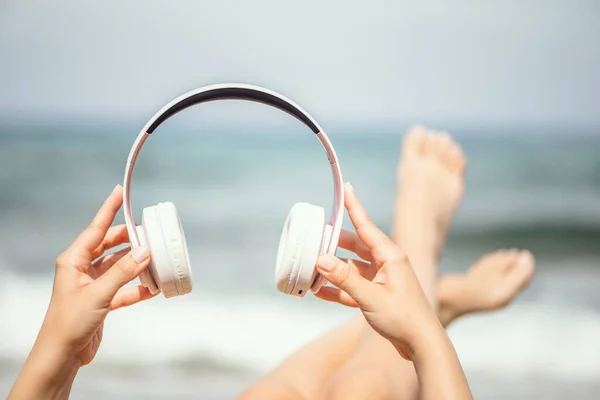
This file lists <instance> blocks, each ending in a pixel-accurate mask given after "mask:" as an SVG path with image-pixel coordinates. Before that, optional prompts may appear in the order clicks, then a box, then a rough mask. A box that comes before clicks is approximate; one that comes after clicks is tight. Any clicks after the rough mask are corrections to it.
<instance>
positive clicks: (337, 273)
mask: <svg viewBox="0 0 600 400" xmlns="http://www.w3.org/2000/svg"><path fill="white" fill-rule="evenodd" d="M316 267H317V271H319V273H320V274H321V275H322V276H323V278H325V279H326V280H327V281H328V282H330V283H331V284H332V285H334V286H336V287H338V288H340V289H341V290H343V291H344V292H346V293H347V294H348V295H349V296H350V297H351V298H352V299H353V300H354V301H355V302H356V304H357V305H358V306H359V307H360V308H365V307H368V304H370V303H371V301H372V300H373V289H374V286H373V284H372V283H371V282H370V281H368V280H367V279H365V278H363V277H362V276H361V275H360V274H359V273H358V271H357V270H356V269H355V268H352V267H351V266H350V265H348V264H346V263H345V262H343V261H342V260H340V259H339V258H337V257H334V256H331V255H329V254H323V255H322V256H321V257H319V259H318V260H317V265H316Z"/></svg>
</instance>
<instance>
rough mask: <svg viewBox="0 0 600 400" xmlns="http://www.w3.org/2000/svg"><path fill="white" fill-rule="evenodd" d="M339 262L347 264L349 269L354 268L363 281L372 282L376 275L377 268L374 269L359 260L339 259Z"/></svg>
mask: <svg viewBox="0 0 600 400" xmlns="http://www.w3.org/2000/svg"><path fill="white" fill-rule="evenodd" d="M340 260H342V261H343V262H345V263H346V264H348V265H349V266H350V267H351V268H354V269H355V270H356V271H357V272H358V273H359V274H360V276H362V277H363V278H365V279H368V280H373V278H374V277H375V275H376V274H377V268H375V267H374V266H373V265H372V264H371V263H366V262H364V261H360V260H349V259H347V258H340Z"/></svg>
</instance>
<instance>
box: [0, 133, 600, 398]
mask: <svg viewBox="0 0 600 400" xmlns="http://www.w3.org/2000/svg"><path fill="white" fill-rule="evenodd" d="M161 129H162V131H161V132H159V133H160V134H157V135H155V136H153V137H152V138H151V139H150V140H149V141H148V143H147V145H146V147H145V148H144V150H143V152H142V155H141V158H140V160H139V163H138V166H137V168H136V172H135V176H134V186H133V191H132V202H133V206H134V209H135V213H136V217H137V218H140V217H141V212H142V209H143V207H146V206H150V205H152V204H155V203H157V202H159V201H167V200H168V201H172V202H173V203H175V204H176V206H177V208H178V210H179V213H180V216H181V219H182V222H183V226H184V229H185V232H186V236H187V241H188V247H189V250H190V257H191V263H192V268H193V272H194V280H195V288H194V291H193V293H191V294H190V295H188V296H184V297H180V298H175V299H169V300H166V299H164V298H162V297H157V298H155V299H153V300H151V301H149V302H146V303H144V304H140V305H138V306H136V307H132V308H130V309H125V310H119V311H118V312H115V313H113V314H111V315H110V316H109V318H108V320H107V323H106V329H105V337H104V339H103V344H102V347H101V350H100V352H99V354H98V356H97V359H96V360H95V361H94V363H93V364H92V365H91V366H89V367H86V368H85V369H84V370H82V372H81V376H80V378H78V380H77V381H76V384H75V387H74V397H76V398H79V397H85V398H92V399H93V398H108V397H110V398H138V397H139V398H141V397H142V396H143V397H145V398H165V397H171V396H173V395H174V393H177V394H178V395H179V396H180V397H181V398H218V399H221V398H232V397H233V396H234V395H235V394H236V393H239V391H240V390H241V389H242V388H243V387H244V385H246V384H248V383H249V382H251V381H252V380H253V379H255V378H256V377H257V376H259V375H260V374H261V373H264V372H265V371H267V370H269V369H270V368H272V367H273V366H275V365H276V364H277V363H278V362H280V361H281V360H282V359H283V358H284V357H285V356H286V355H288V354H289V353H291V352H292V351H293V350H294V349H295V348H297V347H298V346H300V345H301V344H303V343H306V342H307V341H309V340H311V339H313V338H314V337H316V336H318V335H319V334H321V333H323V332H325V331H327V330H328V329H331V328H333V327H334V326H336V325H337V324H339V323H341V322H343V321H345V320H346V319H348V318H350V317H351V316H352V315H354V310H349V309H345V308H343V307H341V306H339V305H336V304H327V303H324V302H322V301H319V300H318V299H315V298H314V297H312V296H310V295H309V296H307V297H306V298H304V299H297V298H291V297H287V296H284V295H282V294H280V293H279V292H277V290H276V288H275V285H274V264H275V254H276V251H277V244H278V240H279V235H280V232H281V228H282V226H283V222H284V220H285V218H286V215H287V213H288V211H289V209H290V208H291V206H292V205H293V204H294V203H296V202H299V201H306V202H309V203H312V204H317V205H322V206H324V207H325V209H326V212H329V211H330V208H331V202H332V194H333V190H332V184H331V174H330V172H329V166H328V163H327V161H326V158H325V157H324V153H323V151H322V149H321V147H320V145H319V144H318V142H317V141H316V140H314V138H313V137H311V135H310V134H308V133H306V132H305V131H304V129H302V128H299V127H297V126H295V125H293V126H292V125H290V126H286V127H285V130H286V132H285V134H280V133H279V132H278V131H276V130H274V129H271V130H268V129H267V130H265V131H261V130H259V129H257V128H256V127H253V126H251V127H249V128H248V129H241V130H238V131H236V132H233V131H219V130H217V129H214V130H212V131H211V130H210V129H209V128H207V127H203V129H202V130H201V132H197V130H198V128H195V127H190V126H186V127H181V126H176V125H169V126H167V127H166V128H164V129H163V128H161ZM403 129H404V127H402V129H398V131H397V132H394V131H389V132H376V133H369V132H368V130H366V129H365V130H364V131H363V132H360V131H358V130H355V131H353V132H344V131H335V132H333V131H332V132H330V137H331V139H332V141H333V143H334V146H335V148H336V150H337V152H338V156H339V158H340V164H341V167H342V171H343V174H344V179H345V180H349V181H351V182H352V184H353V186H354V188H355V190H356V192H357V194H358V195H359V196H360V198H361V199H362V200H363V202H364V205H365V207H366V209H367V211H368V212H369V213H370V214H371V216H372V218H373V219H374V220H375V222H376V223H377V224H378V225H379V226H380V227H381V228H382V229H384V230H389V226H390V221H391V217H392V205H393V201H394V194H395V173H396V164H397V161H398V157H399V154H400V144H401V139H402V130H403ZM287 131H289V132H287ZM207 132H208V133H207ZM453 132H455V133H456V134H457V137H458V140H459V142H460V143H461V145H462V146H463V148H464V151H465V154H466V156H467V158H468V160H469V166H468V171H467V175H466V180H467V185H466V193H465V198H464V201H463V204H462V205H461V207H460V209H459V212H458V215H457V217H456V219H455V223H454V225H453V228H452V231H451V233H450V237H449V240H448V243H447V248H446V251H445V253H444V255H443V260H442V264H441V267H440V272H441V273H447V272H451V271H452V272H457V271H464V270H465V269H466V268H467V267H468V266H469V265H470V264H471V263H472V262H473V261H475V260H476V259H477V258H478V257H479V256H481V255H482V254H484V253H485V252H488V251H493V250H496V249H499V248H508V247H520V248H528V249H531V250H532V251H533V252H534V254H535V256H536V260H537V271H536V276H535V278H534V281H533V283H532V284H531V285H530V287H529V288H528V289H527V290H526V291H525V293H523V295H522V296H520V297H519V298H518V300H517V301H516V302H515V303H513V304H512V305H511V306H510V307H508V308H507V309H505V310H503V311H501V312H497V313H493V314H487V315H477V316H470V317H466V318H464V319H463V320H460V321H458V322H457V323H456V324H455V325H453V326H452V327H451V329H450V331H449V332H450V335H451V337H452V339H453V341H454V343H455V346H456V348H457V351H458V354H459V356H460V358H461V361H462V363H463V366H464V368H465V371H466V373H467V375H468V376H469V378H470V380H471V383H472V385H473V389H474V392H475V394H476V397H477V398H507V397H510V398H531V397H544V398H554V397H552V396H557V397H556V398H561V396H564V395H566V394H577V395H579V396H581V398H597V397H598V395H600V384H599V382H600V339H599V338H600V291H599V290H598V287H600V161H599V159H598V154H599V153H600V135H597V134H600V131H598V132H587V134H585V135H583V134H580V133H579V132H573V131H570V130H568V129H563V130H562V131H561V130H560V129H557V132H553V133H552V134H548V133H545V132H543V131H540V130H533V129H521V130H509V129H500V128H499V129H495V130H494V131H492V130H485V129H482V130H475V129H470V130H469V129H455V130H453ZM136 133H137V132H136V130H135V129H125V128H123V127H121V126H119V125H117V124H110V123H108V122H106V123H102V124H81V125H80V126H76V127H74V126H73V125H60V124H55V125H37V126H35V125H26V124H13V125H1V126H0V238H1V239H2V240H1V241H0V326H1V329H0V392H1V393H7V392H8V390H9V388H10V385H11V383H12V380H13V379H14V377H15V374H16V373H17V371H18V368H19V367H20V365H21V363H22V362H23V360H24V358H25V357H26V355H27V353H28V351H29V349H30V347H31V345H32V343H33V341H34V340H35V335H36V333H37V329H38V328H39V325H40V323H41V320H42V318H43V315H44V312H45V310H46V307H47V302H48V299H49V297H50V293H51V285H52V275H53V269H54V260H55V258H56V256H57V255H58V254H59V253H60V252H61V251H62V250H63V249H64V248H66V246H68V245H69V243H70V242H71V240H73V239H74V238H75V237H76V235H77V234H78V233H79V232H80V231H81V230H82V229H83V228H84V227H85V226H86V225H87V223H88V222H89V220H90V219H91V217H92V216H93V215H94V213H95V212H96V210H97V208H98V207H99V206H100V205H101V203H102V202H103V200H104V198H105V197H106V195H108V193H110V191H111V190H112V188H113V187H114V185H115V184H117V183H122V179H123V171H124V167H125V161H126V158H127V154H128V152H129V149H130V146H131V144H132V143H133V140H134V138H135V135H136ZM210 133H213V135H211V134H210ZM288 133H289V134H288ZM590 133H591V134H590ZM594 133H596V134H594ZM117 222H118V223H122V222H123V216H122V213H121V214H120V215H119V216H118V218H117ZM344 225H345V227H346V228H350V223H349V221H348V218H347V217H346V218H345V222H344ZM399 306H401V305H399ZM174 387H175V388H176V389H174Z"/></svg>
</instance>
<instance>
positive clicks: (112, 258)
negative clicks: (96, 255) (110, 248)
mask: <svg viewBox="0 0 600 400" xmlns="http://www.w3.org/2000/svg"><path fill="white" fill-rule="evenodd" d="M130 251H131V248H129V247H127V248H125V249H121V250H119V251H117V252H115V253H112V254H107V255H105V256H104V257H102V258H100V259H99V260H98V261H96V262H95V263H94V272H95V274H94V278H98V277H99V276H100V275H102V274H103V273H105V272H106V271H108V269H109V268H110V267H112V266H113V265H115V263H116V262H117V261H119V260H120V259H121V258H123V257H124V256H126V255H127V253H129V252H130Z"/></svg>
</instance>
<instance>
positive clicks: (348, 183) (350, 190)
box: [344, 182, 354, 193]
mask: <svg viewBox="0 0 600 400" xmlns="http://www.w3.org/2000/svg"><path fill="white" fill-rule="evenodd" d="M344 186H345V187H346V190H347V191H348V192H350V193H353V192H354V188H353V187H352V184H351V183H350V182H346V183H345V184H344Z"/></svg>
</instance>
